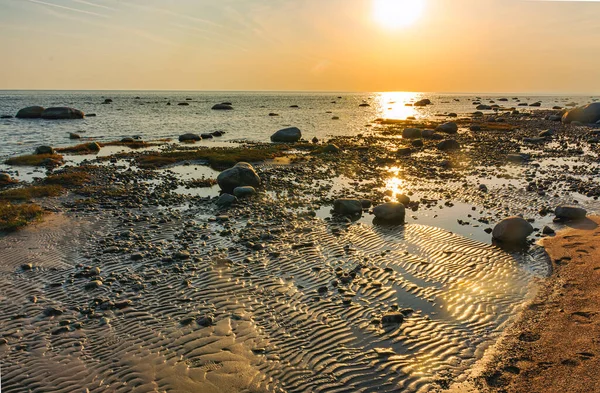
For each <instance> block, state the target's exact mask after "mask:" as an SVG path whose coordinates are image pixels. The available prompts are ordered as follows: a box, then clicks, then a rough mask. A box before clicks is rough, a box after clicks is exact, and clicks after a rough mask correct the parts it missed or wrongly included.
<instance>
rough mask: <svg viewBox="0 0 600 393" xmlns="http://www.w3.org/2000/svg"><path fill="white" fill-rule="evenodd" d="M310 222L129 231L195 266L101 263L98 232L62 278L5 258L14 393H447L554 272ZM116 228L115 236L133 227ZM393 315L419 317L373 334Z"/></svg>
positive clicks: (385, 233)
mask: <svg viewBox="0 0 600 393" xmlns="http://www.w3.org/2000/svg"><path fill="white" fill-rule="evenodd" d="M148 217H154V215H153V214H150V213H148ZM182 220H183V221H182ZM192 220H195V221H192ZM240 220H242V219H240ZM303 220H304V221H303V225H298V226H289V224H282V223H281V222H266V221H265V222H249V221H246V222H245V224H247V226H246V228H252V229H257V228H258V229H260V228H269V229H271V230H277V229H279V230H280V236H278V237H277V239H276V240H273V241H272V242H271V243H269V247H268V248H267V249H265V250H260V249H257V250H252V249H248V248H247V247H244V246H241V245H240V242H239V241H237V240H236V239H238V240H239V238H236V236H219V234H218V233H219V231H221V230H223V229H231V228H229V227H228V225H227V224H226V223H222V222H218V221H217V222H215V221H212V220H211V221H206V222H204V221H203V218H202V215H201V213H200V211H195V210H193V209H192V210H189V211H188V212H186V213H184V217H182V218H181V220H172V221H167V222H164V223H162V224H161V226H160V228H157V227H156V225H153V226H152V225H151V224H152V223H153V221H152V219H150V220H149V221H143V220H142V221H140V222H137V223H135V224H134V225H133V226H132V225H129V227H130V228H132V229H133V230H134V232H135V233H144V236H145V242H146V243H147V244H149V245H160V246H161V247H162V249H163V251H165V252H166V253H167V254H168V253H169V252H171V251H173V252H175V251H177V250H180V249H185V250H187V251H189V252H190V253H191V254H192V258H191V259H188V260H183V261H179V260H172V259H165V258H164V256H159V255H157V254H148V256H147V257H146V258H144V259H143V260H140V261H134V260H132V259H131V258H130V254H129V253H128V252H121V253H103V251H102V250H103V249H105V248H106V244H103V243H102V242H100V241H98V239H101V238H102V236H100V235H98V234H96V235H97V236H96V235H94V233H93V232H92V231H91V230H89V231H88V233H87V235H86V236H87V239H88V243H87V244H86V245H85V246H84V247H82V244H81V243H80V242H75V241H72V242H70V243H68V244H63V243H60V244H61V247H60V252H61V253H62V254H61V255H62V256H59V257H57V256H56V255H55V254H56V251H52V252H50V253H49V255H51V256H52V255H54V256H52V258H51V259H52V260H56V262H53V264H52V267H54V268H52V269H48V268H44V266H43V265H40V266H39V267H37V264H36V263H34V265H36V266H35V267H34V269H33V270H32V271H22V270H21V269H20V268H18V267H16V266H15V264H16V263H17V262H20V261H14V257H13V256H11V257H10V258H12V259H11V260H10V261H11V262H10V263H5V262H6V260H3V261H2V262H3V263H2V265H3V267H2V269H1V270H0V274H2V276H1V279H0V285H1V286H0V318H1V320H2V321H3V322H2V328H1V333H2V336H3V337H4V339H5V340H6V343H5V344H4V345H2V346H0V351H2V382H3V388H4V391H5V392H24V391H27V392H47V391H53V392H72V391H86V390H85V389H87V391H89V392H107V391H115V392H164V391H168V392H225V391H226V392H357V391H361V392H371V391H373V392H374V391H377V392H385V391H390V392H391V391H405V392H428V391H434V390H436V389H439V388H440V387H443V386H446V385H447V383H448V382H449V381H451V380H452V379H453V378H456V377H457V376H459V375H460V374H461V372H463V371H464V370H465V369H466V368H467V367H469V366H470V365H472V364H473V362H474V361H475V360H476V359H477V358H478V357H480V356H481V354H482V352H483V351H484V350H485V349H486V348H487V346H488V345H489V344H490V343H491V342H492V340H493V339H494V338H495V337H497V336H498V334H499V333H500V331H501V330H502V328H503V326H504V325H505V323H506V322H507V321H508V320H509V318H510V316H511V315H515V312H516V311H517V310H518V308H519V307H520V306H521V305H522V303H523V300H524V299H525V298H526V296H527V295H528V293H529V292H530V289H531V288H532V278H533V277H534V275H535V274H536V273H534V272H537V271H543V269H544V266H545V264H546V261H545V259H544V257H543V255H542V254H539V255H535V253H534V254H531V253H530V254H525V255H509V254H507V253H505V252H503V251H501V250H499V249H497V248H494V247H492V246H489V245H485V244H481V243H478V242H476V241H472V240H469V239H466V238H463V237H460V236H457V235H455V234H452V233H449V232H447V231H444V230H441V229H437V228H433V227H428V226H422V225H408V226H405V227H378V226H371V225H365V224H360V223H356V224H352V225H348V226H346V225H338V224H332V223H328V222H326V221H323V220H320V219H315V218H308V219H303ZM116 221H117V223H115V224H114V227H112V228H107V229H108V230H109V232H112V233H119V231H122V230H123V229H125V228H126V225H124V224H123V223H118V220H116ZM182 224H185V225H182ZM239 224H240V223H239V222H238V223H236V226H238V225H239ZM242 226H243V225H242ZM181 228H185V229H183V230H182V229H181ZM103 230H106V229H103ZM244 230H245V229H243V230H240V232H239V233H238V234H237V235H243V231H244ZM234 234H235V232H234ZM7 241H9V238H4V239H0V246H4V245H5V244H6V242H7ZM10 255H13V254H10ZM15 255H16V254H15ZM63 257H66V258H67V260H68V261H69V266H68V267H64V266H62V265H61V263H60V261H61V260H62V259H61V258H63ZM78 263H82V264H84V265H92V266H98V267H100V269H101V276H102V280H103V282H104V285H103V286H102V287H100V288H97V289H93V290H89V289H88V290H86V289H85V283H86V282H87V281H88V280H87V279H81V278H76V277H74V272H76V271H78V270H77V269H80V268H79V267H76V264H78ZM17 266H18V265H17ZM344 273H352V274H353V275H355V277H354V278H353V279H351V280H350V281H349V282H348V281H342V280H341V277H347V275H346V276H344V275H343V274H344ZM334 281H335V282H336V283H337V287H336V286H335V284H333V283H334ZM322 287H326V288H327V292H324V291H323V289H322ZM320 289H321V290H320ZM32 296H35V297H36V299H32ZM32 300H35V301H32ZM124 301H130V303H128V305H126V306H124V307H113V306H110V304H112V305H114V304H117V303H119V302H121V303H122V302H124ZM49 307H54V308H55V309H58V310H61V311H62V314H60V315H55V314H53V313H52V312H49V311H48V310H49ZM392 308H398V309H400V310H406V309H408V308H410V309H412V310H414V311H413V312H408V311H407V315H408V316H407V317H406V319H405V321H404V323H402V324H399V325H397V324H396V325H381V324H379V323H373V321H374V320H377V319H378V318H379V317H381V315H382V314H383V313H384V312H386V311H388V310H390V309H392ZM207 316H210V317H211V318H212V319H213V322H214V323H213V324H211V325H210V326H203V325H204V324H203V323H201V322H200V321H203V320H204V321H205V320H206V319H205V318H206V317H207ZM203 318H204V319H203Z"/></svg>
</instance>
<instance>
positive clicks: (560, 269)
mask: <svg viewBox="0 0 600 393" xmlns="http://www.w3.org/2000/svg"><path fill="white" fill-rule="evenodd" d="M599 225H600V217H599V216H590V217H588V218H586V219H585V220H582V221H581V222H574V223H569V224H568V227H567V228H565V229H563V230H561V231H559V232H558V233H557V234H556V236H553V237H547V238H544V239H543V240H542V241H541V244H542V245H543V246H544V248H545V249H546V251H547V253H548V255H549V257H550V261H551V263H552V265H553V274H552V276H551V277H549V278H548V279H547V280H546V281H545V282H544V283H543V284H542V286H541V288H540V289H539V291H538V293H537V295H536V296H535V297H534V299H533V300H532V301H531V302H530V303H529V304H527V305H526V307H525V308H524V310H523V311H522V313H521V314H520V315H519V317H518V318H517V320H516V321H515V322H514V323H513V324H512V325H511V326H510V327H509V328H508V329H507V330H506V331H505V332H504V334H503V336H502V337H501V338H500V339H499V341H498V342H497V343H496V345H495V346H494V348H493V353H492V354H491V355H490V356H489V358H488V359H487V360H482V362H483V364H482V365H481V367H480V370H478V372H477V375H475V376H473V377H472V380H473V381H472V383H469V384H468V385H469V388H467V389H468V390H467V389H465V387H464V386H461V389H463V390H452V391H453V392H454V391H456V392H458V391H471V392H476V391H477V392H486V393H520V392H523V393H525V392H528V393H535V392H540V393H542V392H544V393H546V392H570V393H571V392H592V391H600V380H599V379H598V378H597V376H598V375H599V373H600V363H599V362H598V361H597V358H596V356H598V355H600V340H599V337H600V280H599V278H600V250H598V249H597V248H596V243H597V241H598V237H599V236H600V226H599Z"/></svg>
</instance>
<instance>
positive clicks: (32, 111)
mask: <svg viewBox="0 0 600 393" xmlns="http://www.w3.org/2000/svg"><path fill="white" fill-rule="evenodd" d="M16 117H17V118H18V119H46V120H64V119H83V118H84V117H85V114H84V113H83V112H82V111H80V110H78V109H74V108H69V107H52V108H44V107H42V106H30V107H27V108H23V109H21V110H20V111H19V112H17V116H16Z"/></svg>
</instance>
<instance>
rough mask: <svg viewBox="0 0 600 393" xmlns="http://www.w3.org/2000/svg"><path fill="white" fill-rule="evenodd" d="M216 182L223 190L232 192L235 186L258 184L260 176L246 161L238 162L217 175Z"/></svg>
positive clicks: (255, 185)
mask: <svg viewBox="0 0 600 393" xmlns="http://www.w3.org/2000/svg"><path fill="white" fill-rule="evenodd" d="M217 183H218V184H219V187H221V190H223V191H224V192H229V193H231V192H233V190H234V189H235V188H237V187H243V186H252V187H258V186H260V177H258V174H257V173H256V171H255V170H254V168H253V167H252V165H250V164H248V163H247V162H238V163H237V164H235V166H234V167H232V168H229V169H227V170H224V171H223V172H221V173H220V174H219V176H217Z"/></svg>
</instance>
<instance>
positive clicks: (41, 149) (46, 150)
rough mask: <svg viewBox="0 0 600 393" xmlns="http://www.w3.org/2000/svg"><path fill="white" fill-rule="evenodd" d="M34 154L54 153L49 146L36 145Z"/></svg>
mask: <svg viewBox="0 0 600 393" xmlns="http://www.w3.org/2000/svg"><path fill="white" fill-rule="evenodd" d="M35 154H54V149H53V148H52V147H51V146H38V147H37V148H36V149H35Z"/></svg>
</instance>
